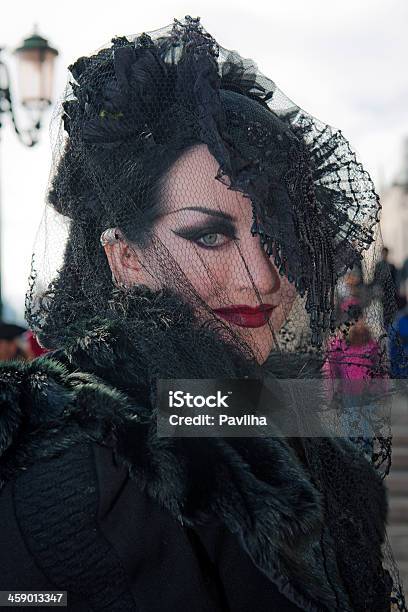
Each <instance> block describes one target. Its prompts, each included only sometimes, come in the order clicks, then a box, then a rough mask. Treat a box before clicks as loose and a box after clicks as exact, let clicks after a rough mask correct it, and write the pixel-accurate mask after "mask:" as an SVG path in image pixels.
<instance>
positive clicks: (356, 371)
mask: <svg viewBox="0 0 408 612" xmlns="http://www.w3.org/2000/svg"><path fill="white" fill-rule="evenodd" d="M379 358H380V346H379V344H378V342H376V341H375V340H370V341H369V342H367V343H366V344H363V345H361V346H350V345H349V344H348V343H347V342H346V341H345V340H344V339H342V338H335V339H334V340H333V341H332V342H331V344H330V346H329V349H328V352H327V358H326V361H325V363H324V366H323V374H324V376H325V378H326V379H331V380H334V379H336V380H339V381H342V383H341V388H342V390H343V391H344V392H345V393H347V395H360V394H361V393H362V392H363V391H372V392H374V393H381V392H385V391H386V381H385V380H384V375H382V374H381V372H378V371H376V368H377V365H378V363H379ZM331 387H332V385H331Z"/></svg>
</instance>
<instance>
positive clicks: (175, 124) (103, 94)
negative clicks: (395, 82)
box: [26, 17, 406, 610]
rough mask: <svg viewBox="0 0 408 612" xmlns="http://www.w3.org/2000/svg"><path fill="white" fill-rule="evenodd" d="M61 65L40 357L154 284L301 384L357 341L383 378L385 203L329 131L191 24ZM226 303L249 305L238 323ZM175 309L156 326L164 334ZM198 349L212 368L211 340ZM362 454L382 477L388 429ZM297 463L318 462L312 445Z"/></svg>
mask: <svg viewBox="0 0 408 612" xmlns="http://www.w3.org/2000/svg"><path fill="white" fill-rule="evenodd" d="M69 70H70V76H69V83H68V85H67V88H66V91H65V93H64V96H63V99H62V100H61V104H60V105H59V107H58V109H57V112H56V114H55V116H54V119H53V124H52V129H53V131H54V135H55V139H54V142H55V144H54V163H53V168H52V172H51V177H50V188H49V192H48V198H47V202H46V207H45V208H46V210H45V213H44V217H43V221H42V224H41V227H40V229H39V232H38V237H37V242H36V247H35V252H34V255H33V261H32V273H31V277H30V288H29V291H28V293H27V309H26V313H27V320H28V322H29V324H30V326H31V327H32V328H33V330H34V331H35V332H36V334H37V335H38V337H39V339H40V341H41V342H42V344H43V345H44V346H46V347H49V348H55V349H56V348H60V347H63V346H64V345H65V344H66V342H67V337H68V336H69V334H68V331H69V330H71V329H72V326H73V325H78V324H79V322H80V321H81V320H85V319H97V318H98V317H103V316H106V317H113V316H114V317H116V318H118V319H121V320H122V321H123V322H124V323H125V324H126V325H128V329H129V330H131V329H132V324H131V321H132V317H134V315H135V308H137V305H138V304H139V305H140V303H141V302H140V300H144V299H146V300H148V299H149V296H150V297H151V292H153V293H154V292H156V291H162V290H163V289H164V290H165V291H169V292H170V293H171V294H173V293H174V294H176V295H177V296H179V297H180V298H181V299H182V301H183V303H184V302H185V303H186V304H188V307H189V308H191V309H192V310H191V311H190V310H189V309H188V312H189V313H190V314H191V312H193V313H194V317H193V319H194V321H195V324H196V325H197V326H204V327H205V328H206V329H208V330H210V332H211V333H213V334H214V337H217V338H219V341H220V342H223V343H225V346H226V347H229V348H231V350H234V351H237V354H238V353H239V355H242V356H244V358H245V360H247V362H248V363H257V364H263V365H264V366H265V367H266V365H265V364H268V360H269V357H270V355H272V356H274V355H276V354H280V355H281V363H282V364H284V363H285V359H288V358H292V363H293V360H294V359H300V357H301V363H299V377H302V376H303V375H305V373H307V371H308V369H307V368H305V364H308V363H309V364H310V363H311V362H312V361H313V363H315V364H318V367H317V369H319V370H320V366H323V371H325V372H326V375H327V378H328V379H329V380H332V381H333V384H334V380H335V379H337V378H338V377H339V376H340V375H339V374H338V372H339V371H341V372H343V374H344V375H345V376H347V375H348V374H347V372H348V373H350V372H352V371H353V370H352V368H353V363H351V364H349V363H348V361H349V360H350V359H351V361H353V358H354V359H355V352H354V353H353V351H352V350H351V351H350V346H355V340H356V338H357V339H358V337H360V339H361V338H363V340H362V341H361V342H360V345H359V344H358V342H357V345H358V346H364V347H365V348H364V350H363V353H364V351H365V354H364V355H363V356H361V354H360V355H359V356H358V359H360V361H359V362H358V363H357V367H360V366H361V367H362V368H365V372H366V374H367V376H366V378H369V379H373V378H381V379H382V378H386V377H387V375H388V371H389V363H388V356H387V333H386V332H387V320H386V319H385V314H384V313H386V315H387V316H388V317H389V313H391V312H392V308H393V295H392V288H391V289H390V290H389V291H388V292H387V291H383V293H382V296H381V297H378V296H377V297H376V294H375V292H374V293H373V292H372V295H374V297H372V295H371V293H370V292H369V290H368V289H367V288H370V287H371V286H372V284H373V279H374V274H375V269H376V263H377V261H378V258H379V254H380V250H381V236H380V233H379V224H378V221H379V213H380V203H379V198H378V196H377V194H376V193H375V190H374V186H373V183H372V181H371V179H370V177H369V175H368V174H367V172H366V171H365V170H364V169H363V167H362V165H361V164H360V163H359V162H358V161H357V159H356V156H355V154H354V153H353V151H352V150H351V148H350V146H349V143H348V142H347V140H346V139H345V138H344V136H343V135H342V133H341V132H340V131H336V130H334V129H332V128H331V127H330V126H328V125H325V124H323V123H321V122H320V121H318V120H317V119H315V118H314V117H312V116H310V115H309V114H307V113H306V112H304V111H303V110H302V109H300V108H299V107H298V106H296V105H295V104H294V103H293V102H292V101H291V100H289V99H288V98H287V97H286V96H285V95H284V94H283V93H282V92H281V91H280V90H279V88H278V87H277V86H276V85H275V83H274V82H273V81H271V80H270V79H268V78H267V77H265V76H264V75H263V74H261V73H260V71H259V70H258V68H257V66H256V64H255V63H254V62H253V61H252V60H248V59H244V58H242V57H240V56H239V54H238V53H236V52H235V51H228V50H226V49H224V48H222V47H220V46H219V45H218V44H217V43H216V41H215V40H214V39H213V38H212V37H211V35H210V34H208V33H207V32H206V31H205V29H204V28H203V27H202V25H201V24H200V21H199V20H198V19H193V18H190V17H186V18H185V19H184V20H181V21H177V20H175V21H174V23H173V24H171V25H170V26H168V27H166V28H163V29H160V30H158V31H155V32H152V33H149V34H146V33H142V34H141V35H137V36H134V37H119V38H114V39H113V40H112V42H111V44H110V45H108V46H106V47H104V48H102V49H101V50H99V51H98V52H97V53H96V54H95V55H92V56H89V57H82V58H80V59H78V60H77V61H76V62H75V63H74V64H73V65H72V66H70V68H69ZM356 270H357V273H356ZM353 274H358V275H359V279H360V284H359V287H360V288H362V294H361V295H356V292H355V291H354V290H353V289H352V287H353V286H352V283H350V284H349V285H347V282H348V281H347V282H346V289H347V291H348V293H347V291H344V284H345V281H344V279H349V277H350V276H351V275H353ZM342 287H343V293H342V289H341V288H342ZM350 287H351V288H350ZM364 288H365V289H366V292H365V293H364ZM234 305H235V306H236V305H241V306H242V305H246V306H248V307H251V308H255V307H258V311H257V313H254V312H253V311H252V312H251V311H250V310H248V312H246V313H245V312H244V314H243V315H242V313H241V315H240V314H239V313H238V314H237V313H233V312H232V313H231V311H229V310H228V308H229V307H231V306H234ZM220 309H222V311H220ZM217 311H218V312H217ZM185 312H186V311H185V310H184V309H183V308H180V310H175V311H173V312H172V313H169V314H168V317H169V318H168V320H167V323H166V318H165V317H162V319H161V320H162V322H164V324H165V325H166V324H167V325H168V326H171V324H172V320H173V319H177V318H180V317H183V316H184V315H185ZM154 316H155V310H154V301H152V308H151V317H152V320H153V319H154ZM240 316H241V318H240ZM248 321H249V324H248ZM188 323H189V325H190V324H191V323H192V321H191V319H190V318H189V320H188ZM186 329H187V331H186V335H187V334H190V343H191V331H190V332H189V331H188V328H187V327H186ZM353 330H357V331H353ZM357 332H358V333H357ZM129 333H130V332H129ZM359 334H360V336H359ZM350 338H351V340H350ZM364 338H365V340H364ZM164 339H165V335H164ZM349 340H350V341H349ZM190 346H191V345H190ZM193 349H194V346H192V352H191V359H195V358H196V355H195V353H194V350H193ZM226 350H227V348H226ZM203 354H204V353H203ZM203 354H202V355H201V359H202V362H200V363H202V364H204V357H203ZM214 354H215V353H214ZM166 355H167V359H171V358H170V357H169V355H170V351H166ZM206 355H207V357H208V364H209V363H210V362H211V347H210V346H209V345H207V346H206ZM217 355H218V353H217ZM350 355H351V357H350ZM353 355H354V357H353ZM367 355H368V356H367ZM361 359H362V360H363V361H362V362H361ZM217 363H218V361H217ZM208 364H207V365H208ZM354 365H356V364H354ZM334 367H337V370H336V372H337V373H333V371H334V370H333V369H334ZM347 367H348V368H349V369H347ZM361 367H360V370H361ZM283 369H284V368H283ZM205 371H207V370H205V367H204V365H203V372H205ZM182 374H183V373H182V372H180V378H183V375H182ZM350 376H352V374H350ZM204 377H205V376H204ZM282 377H283V378H284V377H285V373H284V372H283V374H282ZM310 444H311V443H310ZM306 450H307V449H306ZM371 450H372V452H371V456H370V460H371V461H373V463H374V465H375V467H376V468H377V470H378V471H379V473H380V474H381V475H382V476H383V475H385V474H386V472H387V471H388V469H389V464H390V457H391V442H390V430H389V423H388V422H387V420H386V419H385V418H384V419H383V422H382V423H381V426H380V427H379V428H378V430H377V433H376V435H375V436H374V446H373V448H372V449H371ZM305 456H306V457H309V458H310V462H311V463H313V461H314V462H315V464H316V465H315V467H316V466H317V463H316V461H317V460H316V457H315V458H314V459H313V457H314V455H313V453H312V451H311V450H310V448H309V450H308V451H307V452H306V453H305ZM323 467H324V466H322V465H320V466H317V467H316V470H319V469H320V470H321V473H323V471H324V470H323ZM338 479H339V481H341V474H340V473H339V474H338ZM344 487H347V483H344ZM384 559H385V561H384V564H385V566H387V569H388V571H389V572H390V574H392V578H393V582H394V586H393V590H392V594H391V595H390V602H391V601H393V602H394V604H395V605H396V606H397V608H396V609H398V610H405V609H406V608H405V607H404V606H405V604H404V601H403V595H402V590H401V586H400V583H399V577H398V572H397V570H396V568H395V566H394V564H393V561H392V555H391V553H390V551H389V549H386V550H385V553H384ZM355 609H357V608H355ZM359 609H360V608H359ZM367 609H368V608H367Z"/></svg>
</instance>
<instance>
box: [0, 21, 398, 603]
mask: <svg viewBox="0 0 408 612" xmlns="http://www.w3.org/2000/svg"><path fill="white" fill-rule="evenodd" d="M70 71H71V75H72V80H71V84H70V86H69V88H68V91H67V96H66V97H65V101H64V103H63V109H62V119H63V131H62V132H61V139H60V140H59V145H60V147H59V149H58V150H59V153H60V156H59V157H58V158H57V160H56V166H55V172H54V175H53V178H52V183H51V187H50V192H49V198H48V206H47V213H46V217H45V223H44V225H43V228H42V230H43V231H42V232H40V239H41V240H42V239H45V247H44V245H42V247H41V251H38V252H41V253H44V252H45V260H44V262H39V261H38V257H37V256H36V255H35V256H34V259H33V273H32V277H31V284H30V290H29V293H28V296H27V297H28V299H27V318H28V320H29V322H30V326H31V327H32V328H33V329H34V330H35V331H36V333H37V334H38V335H39V338H40V340H41V342H42V344H43V345H44V346H45V347H47V348H50V349H54V350H53V352H51V353H49V354H47V355H46V356H44V357H42V358H40V359H38V360H36V361H34V362H33V363H32V364H30V365H27V366H20V367H17V365H16V364H14V365H13V366H12V367H11V366H10V367H8V368H7V367H4V368H3V370H2V378H1V379H2V393H3V406H4V407H5V408H4V409H3V412H2V422H1V423H2V426H1V429H0V431H1V438H0V441H1V444H0V449H1V463H0V470H1V471H0V481H1V482H2V485H3V489H2V493H1V496H0V512H1V519H2V520H1V527H0V533H1V544H2V546H1V547H0V550H1V552H0V561H1V572H0V587H1V589H3V590H4V589H10V588H13V589H21V590H23V589H24V590H29V589H36V590H40V589H42V590H47V589H48V590H50V589H53V590H55V589H58V590H66V591H67V592H68V607H69V609H72V610H90V609H95V610H100V609H101V610H102V609H105V610H121V611H123V610H138V609H142V610H146V611H149V612H151V611H156V610H160V611H173V610H197V611H204V610H206V611H209V610H211V611H213V610H214V611H215V610H232V611H234V612H236V611H244V610H279V612H282V611H284V610H287V611H295V610H308V611H329V610H330V611H332V610H342V611H357V610H358V611H359V612H360V611H362V610H367V611H368V610H370V611H373V610H379V611H380V610H381V611H382V610H389V609H390V606H391V604H396V605H399V609H401V610H403V609H405V608H404V602H403V595H402V591H401V590H400V587H399V584H398V580H397V576H391V573H390V572H391V571H392V565H391V558H389V557H387V558H385V556H384V554H383V552H382V547H383V545H384V540H385V527H384V524H385V518H386V499H385V493H384V488H383V485H382V482H381V476H380V474H378V472H377V471H376V470H375V469H374V467H373V466H371V465H370V464H369V463H368V462H367V461H365V460H361V458H360V456H359V453H358V452H356V451H355V450H354V448H353V446H352V445H350V444H348V443H347V442H346V441H342V440H334V439H331V438H330V437H321V438H310V439H307V438H301V437H297V438H293V437H292V438H284V437H283V436H282V435H280V434H279V428H278V426H276V427H275V429H274V430H273V431H274V435H273V436H271V435H269V436H262V437H255V436H253V435H248V436H245V437H226V436H216V435H215V436H212V437H200V436H199V435H198V437H195V438H194V439H189V438H188V437H177V436H173V437H162V436H160V435H159V434H158V431H157V417H158V416H159V414H158V413H159V400H160V394H159V392H158V389H159V383H160V381H168V380H176V381H181V380H186V379H194V380H198V381H200V380H204V381H208V380H214V379H217V380H221V379H222V380H225V379H227V380H230V379H239V380H241V381H242V380H245V379H256V380H258V381H262V380H263V379H264V378H265V377H266V376H271V375H273V376H275V377H277V378H287V379H288V378H289V379H290V378H298V377H302V376H304V375H305V374H306V373H308V375H310V376H316V363H318V364H319V363H320V362H321V359H320V354H321V351H322V348H321V347H322V346H323V344H324V341H325V339H326V337H327V335H328V334H329V332H330V324H331V325H332V327H333V325H334V323H333V321H334V319H333V316H332V313H333V311H334V307H335V304H334V294H335V284H336V281H337V278H338V277H339V276H340V275H341V274H343V273H344V272H345V271H346V269H347V268H348V267H350V266H352V265H353V263H354V262H356V261H358V260H360V259H361V257H362V255H361V253H362V251H363V250H364V249H367V248H368V246H369V245H370V244H371V242H372V239H373V237H372V229H373V227H374V226H375V224H376V221H377V216H378V199H377V196H376V195H375V193H374V192H373V190H372V185H371V183H370V182H369V179H368V177H367V175H366V174H365V173H364V171H363V170H362V169H361V167H360V166H359V165H358V164H357V163H356V162H355V159H354V157H353V155H352V153H351V151H350V150H349V148H348V146H347V143H346V142H345V141H344V139H343V138H342V137H341V135H340V134H339V133H337V134H333V133H332V132H331V131H330V129H329V128H328V127H325V126H321V125H320V124H318V123H317V122H315V120H313V119H312V118H311V117H309V116H307V115H306V114H304V113H303V112H301V111H300V109H298V108H297V107H295V106H294V105H293V104H292V103H290V101H288V100H287V99H286V98H285V97H284V96H283V94H282V93H281V92H280V91H279V90H278V89H277V87H276V86H275V85H274V84H273V83H272V82H271V81H269V80H268V79H266V78H265V77H263V76H262V75H260V74H259V73H258V72H257V70H256V67H255V66H254V65H253V64H252V63H251V62H249V61H247V60H243V59H242V58H240V57H239V56H238V55H237V54H235V53H229V52H227V51H226V50H224V49H222V48H220V47H219V46H218V45H217V44H216V42H215V41H214V39H213V38H212V37H211V36H210V35H209V34H208V33H206V32H205V31H204V29H203V28H202V26H201V25H200V23H199V20H198V19H192V18H190V17H186V18H185V20H183V21H182V22H179V21H177V20H175V22H174V24H173V25H172V26H170V27H169V28H167V29H162V30H159V31H158V32H156V33H153V34H152V35H147V34H142V35H141V36H138V37H136V38H135V39H134V40H129V39H127V38H116V39H114V40H113V41H112V46H110V47H108V48H105V49H102V50H101V51H100V52H99V53H98V54H97V55H94V56H91V57H89V58H80V59H79V60H78V61H77V62H76V63H75V64H74V65H73V66H71V67H70ZM347 173H348V174H347ZM340 176H341V177H342V182H340V180H339V177H340ZM350 211H354V214H353V215H351V214H349V212H350ZM61 245H62V247H63V248H61ZM300 350H302V351H304V353H305V354H303V353H302V354H299V351H300ZM307 351H309V353H312V354H310V356H308V353H307ZM319 360H320V362H319ZM248 384H249V381H248ZM273 401H274V402H276V406H275V405H273V406H269V407H268V408H269V409H272V410H274V409H275V407H276V409H279V410H282V408H283V407H284V406H283V405H282V404H283V402H284V400H283V397H282V398H276V395H275V399H274V400H273ZM382 458H383V455H382V454H381V452H380V453H379V454H378V456H377V463H376V467H377V468H380V467H381V461H382ZM6 551H7V552H6ZM387 568H388V569H387ZM393 578H394V584H393ZM362 584H364V588H363V589H362V587H361V585H362Z"/></svg>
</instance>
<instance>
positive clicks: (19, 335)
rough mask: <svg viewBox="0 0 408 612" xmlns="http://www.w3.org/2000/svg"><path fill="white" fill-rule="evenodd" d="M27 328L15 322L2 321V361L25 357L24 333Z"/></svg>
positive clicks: (0, 352) (0, 337)
mask: <svg viewBox="0 0 408 612" xmlns="http://www.w3.org/2000/svg"><path fill="white" fill-rule="evenodd" d="M25 332H26V329H25V328H24V327H21V326H20V325H15V324H13V323H4V321H0V361H9V360H11V359H24V358H25V353H24V348H25V347H24V333H25Z"/></svg>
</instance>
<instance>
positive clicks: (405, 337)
mask: <svg viewBox="0 0 408 612" xmlns="http://www.w3.org/2000/svg"><path fill="white" fill-rule="evenodd" d="M398 305H399V311H398V313H397V315H396V317H395V319H394V321H393V323H392V325H391V326H390V329H389V332H388V342H389V352H390V360H391V375H392V376H393V378H408V303H407V298H406V297H405V296H399V298H398Z"/></svg>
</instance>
